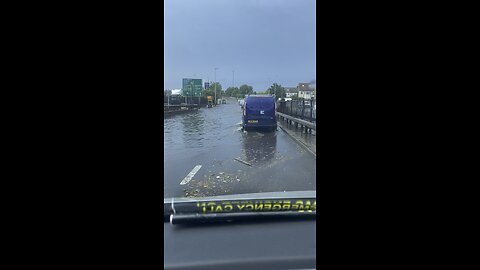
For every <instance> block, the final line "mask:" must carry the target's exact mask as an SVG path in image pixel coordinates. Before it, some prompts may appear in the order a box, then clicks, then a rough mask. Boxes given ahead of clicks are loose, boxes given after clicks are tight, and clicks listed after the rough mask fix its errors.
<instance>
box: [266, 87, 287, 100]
mask: <svg viewBox="0 0 480 270" xmlns="http://www.w3.org/2000/svg"><path fill="white" fill-rule="evenodd" d="M268 93H269V94H270V95H275V99H279V98H281V97H284V96H285V88H283V87H282V86H281V85H280V84H277V83H274V84H272V86H270V87H269V88H268Z"/></svg>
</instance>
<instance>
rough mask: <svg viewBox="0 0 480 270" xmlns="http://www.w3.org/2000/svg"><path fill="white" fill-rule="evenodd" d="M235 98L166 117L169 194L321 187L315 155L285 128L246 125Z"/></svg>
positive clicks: (166, 195) (289, 189) (166, 159)
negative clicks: (270, 129)
mask: <svg viewBox="0 0 480 270" xmlns="http://www.w3.org/2000/svg"><path fill="white" fill-rule="evenodd" d="M241 120H242V109H241V107H240V106H239V105H238V103H237V101H236V100H235V99H227V104H222V105H218V106H217V107H214V108H202V109H200V110H198V111H193V112H190V113H185V114H181V115H175V116H170V117H167V118H165V119H164V160H165V162H164V189H165V193H164V197H165V198H170V197H203V196H216V195H228V194H242V193H256V192H270V191H295V190H315V189H316V183H315V176H316V168H315V159H314V158H313V157H312V156H311V155H310V154H309V153H308V152H306V151H305V150H304V149H303V148H301V147H300V146H299V145H298V144H297V143H296V142H294V141H293V140H292V139H291V138H289V136H288V135H287V134H285V133H284V132H283V131H282V130H281V129H278V130H277V131H274V132H268V131H258V132H257V131H249V132H243V131H242V130H241Z"/></svg>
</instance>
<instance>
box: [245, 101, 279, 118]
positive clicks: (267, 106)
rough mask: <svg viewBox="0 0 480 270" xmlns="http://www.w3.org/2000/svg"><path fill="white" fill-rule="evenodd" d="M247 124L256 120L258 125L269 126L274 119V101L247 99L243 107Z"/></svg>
mask: <svg viewBox="0 0 480 270" xmlns="http://www.w3.org/2000/svg"><path fill="white" fill-rule="evenodd" d="M245 114H246V119H247V123H254V122H256V121H248V120H258V124H259V125H266V124H267V125H271V121H272V120H274V119H275V100H274V99H273V98H271V97H256V98H249V99H248V100H247V102H246V106H245Z"/></svg>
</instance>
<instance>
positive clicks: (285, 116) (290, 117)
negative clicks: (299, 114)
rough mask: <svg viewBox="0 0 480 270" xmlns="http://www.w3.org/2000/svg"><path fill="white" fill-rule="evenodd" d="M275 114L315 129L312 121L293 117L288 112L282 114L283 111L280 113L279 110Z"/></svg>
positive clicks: (315, 126)
mask: <svg viewBox="0 0 480 270" xmlns="http://www.w3.org/2000/svg"><path fill="white" fill-rule="evenodd" d="M276 115H278V116H281V117H283V118H286V119H288V120H291V121H294V122H297V123H299V124H300V125H302V126H306V127H308V128H311V129H313V130H317V125H316V124H314V123H312V122H308V121H305V120H302V119H299V118H296V117H293V116H290V115H288V114H284V113H281V112H276Z"/></svg>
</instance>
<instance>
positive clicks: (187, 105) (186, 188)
mask: <svg viewBox="0 0 480 270" xmlns="http://www.w3.org/2000/svg"><path fill="white" fill-rule="evenodd" d="M164 3H165V4H164V7H165V26H164V27H165V36H164V44H165V51H164V56H165V62H164V77H165V85H164V100H163V103H164V119H163V121H164V122H163V125H164V160H165V161H164V197H165V198H202V197H210V196H221V195H232V194H248V193H266V192H284V191H313V190H316V182H315V179H316V167H315V160H316V106H315V105H316V99H317V97H316V93H317V92H316V83H315V82H316V80H315V76H316V74H315V73H316V69H315V66H316V62H315V53H316V52H315V46H316V41H315V40H316V36H315V19H316V18H315V1H313V0H298V1H293V0H292V1H288V0H272V1H262V0H242V1H235V0H224V1H216V0H203V1H193V0H174V1H165V2H164ZM256 95H257V96H258V95H262V96H267V95H268V96H269V97H262V98H256V100H255V101H253V99H252V100H250V99H249V98H248V96H256ZM244 101H245V103H246V105H244ZM245 107H248V109H249V110H255V113H252V115H253V116H251V117H246V116H245V114H246V113H245V110H246V108H245ZM273 108H275V110H276V113H277V115H275V114H273V113H271V114H268V117H267V116H262V117H260V115H262V114H265V113H266V112H268V111H269V110H270V111H272V110H273ZM255 116H258V117H255Z"/></svg>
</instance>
